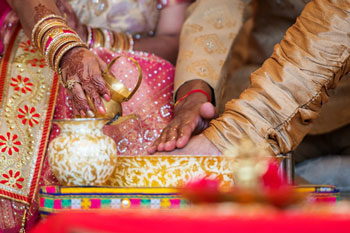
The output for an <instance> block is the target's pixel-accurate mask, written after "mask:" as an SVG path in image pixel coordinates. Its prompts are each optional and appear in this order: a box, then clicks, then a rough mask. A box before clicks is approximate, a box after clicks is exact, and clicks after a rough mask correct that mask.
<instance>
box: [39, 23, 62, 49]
mask: <svg viewBox="0 0 350 233" xmlns="http://www.w3.org/2000/svg"><path fill="white" fill-rule="evenodd" d="M51 20H52V19H49V20H48V22H47V24H44V25H43V26H42V27H41V28H40V29H38V33H37V35H36V38H34V40H35V41H34V42H35V45H36V46H37V48H38V49H39V50H40V51H42V49H43V48H42V47H41V45H42V40H43V38H44V36H45V35H46V34H47V33H48V32H49V31H51V30H52V29H55V28H60V27H68V26H67V25H66V24H65V23H62V22H60V21H56V20H55V21H53V22H51Z"/></svg>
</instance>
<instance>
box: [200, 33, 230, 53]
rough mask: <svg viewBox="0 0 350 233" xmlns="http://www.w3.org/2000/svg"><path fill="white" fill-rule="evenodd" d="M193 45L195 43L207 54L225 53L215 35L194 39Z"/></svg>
mask: <svg viewBox="0 0 350 233" xmlns="http://www.w3.org/2000/svg"><path fill="white" fill-rule="evenodd" d="M194 43H196V44H197V46H199V47H201V48H204V50H205V51H206V52H207V53H209V54H211V53H219V54H223V53H226V51H227V49H226V48H225V47H224V45H223V43H222V42H221V41H220V38H219V37H218V35H217V34H208V35H202V36H199V37H196V38H195V40H194Z"/></svg>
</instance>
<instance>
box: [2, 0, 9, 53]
mask: <svg viewBox="0 0 350 233" xmlns="http://www.w3.org/2000/svg"><path fill="white" fill-rule="evenodd" d="M10 11H11V8H10V6H9V5H8V4H7V2H6V0H0V28H3V24H4V21H5V18H6V16H7V14H8V13H9V12H10ZM3 51H4V45H3V42H2V40H0V54H2V53H3Z"/></svg>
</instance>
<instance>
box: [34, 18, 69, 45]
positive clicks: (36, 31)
mask: <svg viewBox="0 0 350 233" xmlns="http://www.w3.org/2000/svg"><path fill="white" fill-rule="evenodd" d="M48 19H57V20H59V21H61V22H65V20H64V19H63V18H62V17H61V16H59V15H55V14H51V15H47V16H45V17H43V18H41V19H40V20H39V21H38V22H37V23H36V24H35V25H34V27H33V30H32V44H33V46H35V40H34V38H35V37H36V34H37V33H38V28H39V26H41V24H42V23H43V22H44V21H46V20H48ZM39 31H40V30H39Z"/></svg>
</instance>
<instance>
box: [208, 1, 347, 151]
mask: <svg viewBox="0 0 350 233" xmlns="http://www.w3.org/2000/svg"><path fill="white" fill-rule="evenodd" d="M349 32H350V1H341V0H315V1H313V2H311V3H309V4H307V6H306V7H305V9H304V11H303V12H302V14H301V15H300V16H299V18H298V19H297V21H296V23H295V24H294V25H293V26H292V27H291V28H290V29H289V30H288V31H287V33H286V35H285V37H284V39H283V40H282V41H281V43H280V44H278V45H276V46H275V48H274V52H273V54H272V56H271V57H270V58H269V59H267V60H266V61H265V63H264V64H263V66H262V67H261V68H260V69H258V70H257V71H256V72H254V73H253V74H252V75H251V84H250V86H249V88H248V89H246V90H245V91H244V92H243V93H242V94H241V95H240V98H239V99H237V100H232V101H230V102H228V103H227V104H226V110H225V112H224V114H223V115H222V116H221V117H220V118H218V119H216V120H214V121H212V123H211V126H210V127H209V128H208V129H207V130H206V131H205V132H204V133H205V135H206V136H207V137H208V138H209V139H210V140H211V141H212V142H213V143H214V145H215V146H216V147H217V148H218V149H219V150H220V151H222V152H224V151H225V150H226V149H227V148H229V147H230V146H231V145H232V144H235V143H236V142H238V141H239V140H240V139H241V138H242V137H247V136H248V137H250V138H251V139H252V140H253V141H254V142H256V143H257V144H258V145H261V146H264V147H267V148H268V149H269V150H270V151H271V153H273V154H279V153H287V152H289V151H291V150H294V149H295V148H296V146H297V145H298V144H299V143H300V141H301V140H302V139H303V137H304V136H305V135H306V134H307V133H308V132H309V131H310V129H311V123H312V122H313V121H314V120H315V119H316V118H317V117H318V116H319V113H320V110H321V107H322V105H323V104H324V103H326V102H327V99H328V93H327V90H328V89H331V88H335V87H336V86H337V84H338V82H339V79H340V78H341V77H342V76H343V75H344V74H346V73H347V72H348V71H349V62H348V60H349V56H350V54H349V49H350V37H349ZM344 107H345V106H344Z"/></svg>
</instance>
